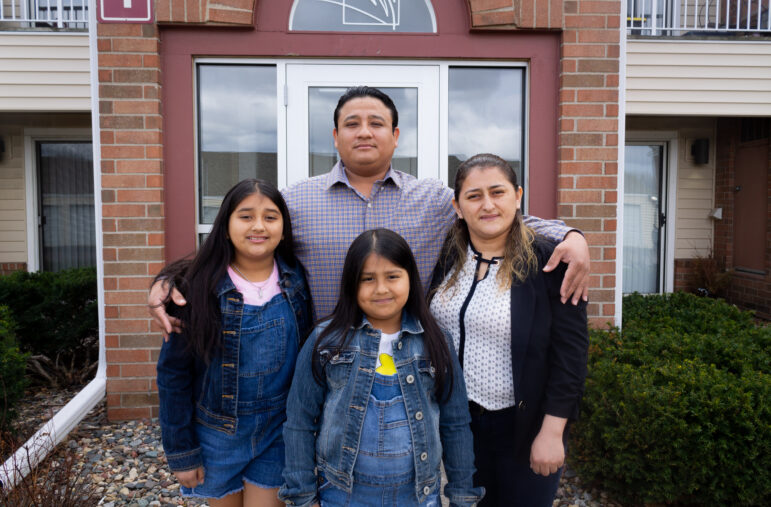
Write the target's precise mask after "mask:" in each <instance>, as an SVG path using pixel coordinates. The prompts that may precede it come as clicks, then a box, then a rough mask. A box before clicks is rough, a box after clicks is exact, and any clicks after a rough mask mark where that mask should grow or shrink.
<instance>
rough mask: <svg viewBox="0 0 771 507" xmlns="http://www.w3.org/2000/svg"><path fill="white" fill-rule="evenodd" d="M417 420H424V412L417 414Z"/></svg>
mask: <svg viewBox="0 0 771 507" xmlns="http://www.w3.org/2000/svg"><path fill="white" fill-rule="evenodd" d="M415 419H417V420H418V421H422V420H423V412H418V413H416V414H415Z"/></svg>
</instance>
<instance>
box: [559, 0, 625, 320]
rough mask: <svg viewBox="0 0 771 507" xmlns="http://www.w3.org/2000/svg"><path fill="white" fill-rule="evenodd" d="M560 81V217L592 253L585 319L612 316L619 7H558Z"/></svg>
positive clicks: (594, 4)
mask: <svg viewBox="0 0 771 507" xmlns="http://www.w3.org/2000/svg"><path fill="white" fill-rule="evenodd" d="M564 12H565V16H564V21H563V22H564V30H563V31H562V62H561V66H562V67H561V77H560V145H559V150H560V152H559V160H560V162H559V182H558V186H559V197H558V199H557V201H558V203H559V215H560V217H561V218H562V219H564V220H565V221H566V222H567V223H569V224H571V225H574V226H575V227H578V228H580V229H581V230H582V231H584V234H585V235H586V238H587V240H588V241H589V245H590V251H591V254H592V276H591V278H592V280H591V292H590V295H589V301H590V303H589V309H588V311H589V320H590V323H591V324H592V325H594V326H597V327H600V326H604V325H606V324H607V323H608V322H612V321H613V319H614V316H615V314H616V311H617V310H618V311H621V309H620V308H618V309H617V308H615V304H614V300H615V286H616V275H615V273H616V225H617V218H616V204H617V200H618V191H617V176H618V111H619V108H618V99H619V90H618V84H619V48H620V45H619V38H620V34H621V32H620V29H619V25H620V19H621V18H620V12H621V4H620V2H617V1H588V0H582V1H571V0H566V1H565V2H564Z"/></svg>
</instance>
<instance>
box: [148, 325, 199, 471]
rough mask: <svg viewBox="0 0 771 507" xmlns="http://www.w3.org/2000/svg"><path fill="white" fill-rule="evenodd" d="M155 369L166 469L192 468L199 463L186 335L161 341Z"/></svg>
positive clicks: (190, 355)
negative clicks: (166, 462) (167, 467)
mask: <svg viewBox="0 0 771 507" xmlns="http://www.w3.org/2000/svg"><path fill="white" fill-rule="evenodd" d="M156 370H157V374H158V376H157V384H158V397H159V399H160V411H159V420H160V424H161V439H162V441H163V450H164V452H165V453H166V459H167V460H168V463H169V468H170V469H171V470H172V471H173V472H178V471H185V470H193V469H196V468H198V467H200V466H201V465H202V463H203V462H202V460H201V447H200V445H199V444H198V438H197V437H196V433H195V400H194V394H193V390H194V383H195V371H196V368H195V359H194V356H193V353H192V351H191V350H190V347H189V346H188V338H187V336H185V335H184V334H180V333H172V334H171V335H170V337H169V340H168V341H165V342H163V344H162V346H161V353H160V356H159V357H158V364H157V366H156Z"/></svg>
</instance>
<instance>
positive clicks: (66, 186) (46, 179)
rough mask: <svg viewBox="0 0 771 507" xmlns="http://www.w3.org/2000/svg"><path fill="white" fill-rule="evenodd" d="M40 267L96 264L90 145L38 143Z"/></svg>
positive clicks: (84, 143)
mask: <svg viewBox="0 0 771 507" xmlns="http://www.w3.org/2000/svg"><path fill="white" fill-rule="evenodd" d="M36 149H37V167H38V187H39V197H38V202H39V214H38V224H39V228H40V230H39V238H40V257H39V258H40V267H41V269H42V270H43V271H61V270H63V269H68V268H78V267H85V266H96V236H95V232H94V221H95V215H94V176H93V174H94V173H93V159H92V153H91V143H90V142H89V143H86V142H58V141H39V142H38V143H37V145H36Z"/></svg>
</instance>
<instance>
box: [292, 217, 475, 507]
mask: <svg viewBox="0 0 771 507" xmlns="http://www.w3.org/2000/svg"><path fill="white" fill-rule="evenodd" d="M423 298H424V292H423V290H422V288H421V285H420V278H419V275H418V269H417V266H416V264H415V259H414V258H413V256H412V252H411V251H410V248H409V246H408V245H407V242H406V241H405V240H404V239H403V238H402V237H401V236H399V235H398V234H396V233H395V232H393V231H390V230H387V229H377V230H370V231H366V232H364V233H362V234H361V235H359V237H357V238H356V239H355V240H354V241H353V243H352V244H351V246H350V248H349V250H348V253H347V255H346V258H345V263H344V266H343V276H342V281H341V284H340V299H339V301H338V303H337V306H336V307H335V310H334V312H333V313H332V315H331V316H330V317H329V318H328V319H327V320H325V321H324V322H322V323H321V324H320V325H319V326H317V327H316V329H315V330H314V331H313V333H312V334H311V337H310V338H309V339H308V340H307V341H306V343H305V345H304V346H303V348H302V350H301V351H300V355H299V357H298V360H297V367H296V369H295V375H294V379H293V381H292V387H291V389H290V392H289V399H288V401H287V422H286V424H285V425H284V441H285V442H286V467H285V468H284V474H283V475H284V485H283V486H282V487H281V490H280V491H279V497H280V498H281V499H282V500H284V501H285V502H286V503H287V504H288V505H299V506H311V505H319V504H320V505H321V506H323V507H333V506H359V505H366V506H413V505H414V506H418V505H419V506H436V507H439V506H441V502H440V499H439V493H440V484H441V472H440V466H441V462H442V460H444V467H445V470H446V473H447V479H448V483H447V486H446V487H445V490H444V493H445V495H446V496H447V497H448V498H449V500H450V504H451V505H457V506H470V505H473V504H474V503H476V502H477V501H478V500H479V499H480V498H481V497H482V494H483V490H482V488H473V487H472V478H473V474H474V467H473V462H474V456H473V443H472V436H471V432H470V429H469V422H470V417H469V413H468V404H467V401H466V390H465V387H464V383H463V374H462V373H461V371H460V366H459V364H458V359H457V357H456V356H455V353H454V351H453V349H452V348H451V347H449V346H448V342H447V338H446V337H445V335H444V333H443V332H442V330H441V329H440V328H439V327H438V326H437V324H436V322H435V321H434V319H433V318H432V317H431V314H430V313H429V311H428V307H427V305H426V303H425V301H424V299H423Z"/></svg>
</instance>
